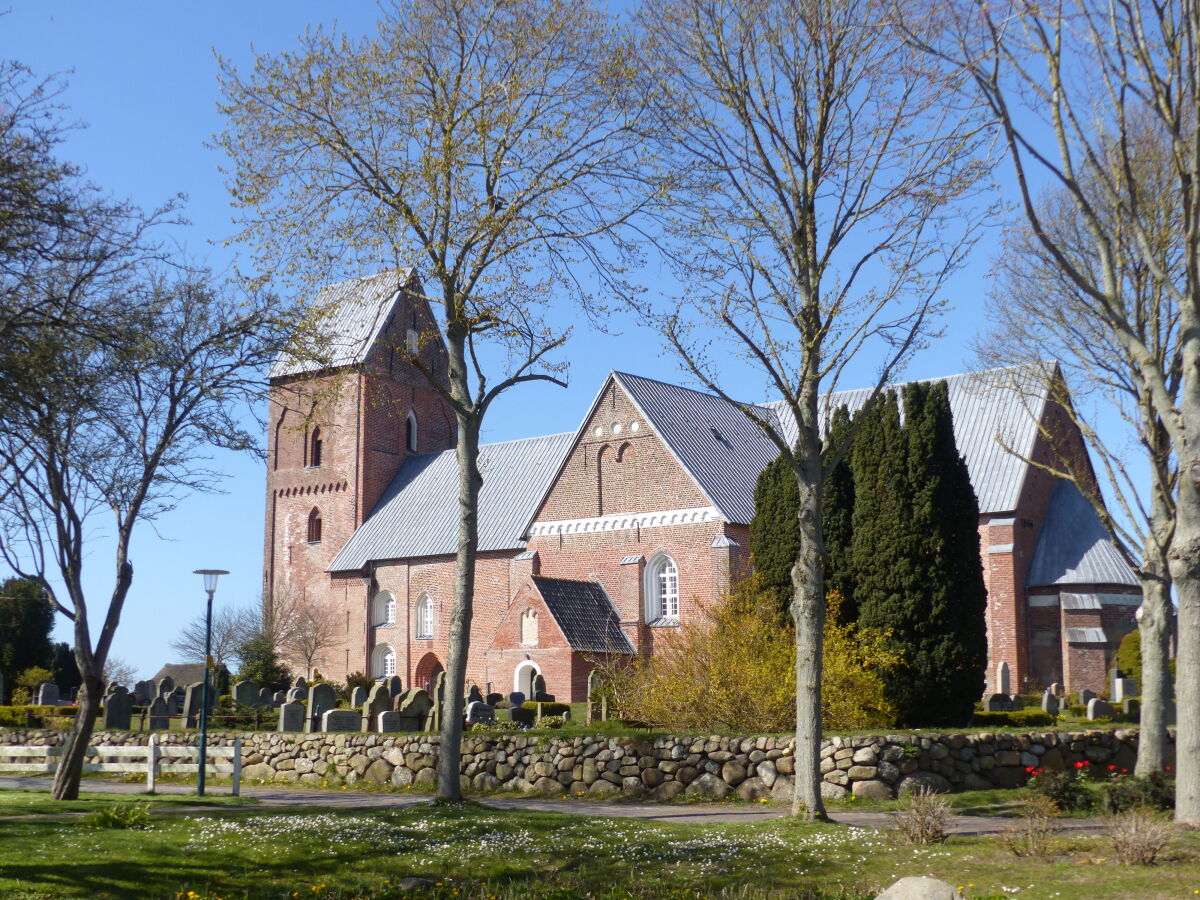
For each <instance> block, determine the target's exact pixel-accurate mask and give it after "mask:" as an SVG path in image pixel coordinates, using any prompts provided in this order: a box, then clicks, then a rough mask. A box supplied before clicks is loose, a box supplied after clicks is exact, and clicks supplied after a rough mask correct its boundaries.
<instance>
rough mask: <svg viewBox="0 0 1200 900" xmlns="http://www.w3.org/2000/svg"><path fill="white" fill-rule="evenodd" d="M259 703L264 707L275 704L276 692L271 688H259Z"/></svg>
mask: <svg viewBox="0 0 1200 900" xmlns="http://www.w3.org/2000/svg"><path fill="white" fill-rule="evenodd" d="M258 705H259V706H261V707H264V708H268V709H269V708H270V707H272V706H274V705H275V692H274V691H272V690H271V689H270V688H268V687H265V688H259V689H258Z"/></svg>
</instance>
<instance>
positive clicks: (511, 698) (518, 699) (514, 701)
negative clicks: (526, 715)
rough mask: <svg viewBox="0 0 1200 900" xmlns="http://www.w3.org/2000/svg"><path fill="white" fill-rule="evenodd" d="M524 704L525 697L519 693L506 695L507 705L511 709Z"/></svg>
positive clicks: (514, 692)
mask: <svg viewBox="0 0 1200 900" xmlns="http://www.w3.org/2000/svg"><path fill="white" fill-rule="evenodd" d="M524 702H525V695H524V694H522V693H521V692H520V691H513V692H512V693H511V694H509V695H508V705H509V706H512V707H517V706H520V705H521V704H522V703H524Z"/></svg>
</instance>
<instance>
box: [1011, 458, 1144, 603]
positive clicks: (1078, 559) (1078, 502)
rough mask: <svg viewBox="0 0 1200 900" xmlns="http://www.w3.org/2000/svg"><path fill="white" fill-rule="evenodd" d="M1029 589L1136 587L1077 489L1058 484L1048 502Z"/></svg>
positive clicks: (1065, 482)
mask: <svg viewBox="0 0 1200 900" xmlns="http://www.w3.org/2000/svg"><path fill="white" fill-rule="evenodd" d="M1026 583H1027V584H1028V585H1029V586H1030V587H1046V586H1049V585H1054V584H1127V585H1130V586H1131V587H1137V586H1138V580H1137V576H1136V575H1134V573H1133V569H1131V568H1130V566H1129V563H1128V561H1126V559H1125V557H1124V556H1123V555H1122V554H1121V551H1120V550H1118V549H1117V547H1116V546H1115V545H1114V544H1113V542H1112V541H1111V540H1110V539H1109V536H1108V532H1107V531H1105V529H1104V525H1103V524H1102V523H1101V522H1100V517H1099V516H1097V515H1096V511H1095V510H1094V509H1092V504H1090V503H1089V502H1088V501H1087V498H1085V497H1084V496H1083V494H1081V493H1080V492H1079V488H1077V487H1076V486H1075V483H1074V482H1072V481H1068V480H1066V479H1059V481H1058V483H1057V484H1056V485H1055V487H1054V493H1053V495H1051V497H1050V507H1049V509H1048V510H1047V511H1046V519H1045V521H1044V522H1043V523H1042V533H1041V536H1040V537H1039V538H1038V545H1037V549H1036V550H1035V551H1034V553H1033V562H1032V563H1030V566H1029V578H1028V580H1027V582H1026Z"/></svg>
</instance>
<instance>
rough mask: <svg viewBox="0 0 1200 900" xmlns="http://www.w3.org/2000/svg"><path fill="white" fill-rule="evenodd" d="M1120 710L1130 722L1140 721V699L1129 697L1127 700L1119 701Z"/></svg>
mask: <svg viewBox="0 0 1200 900" xmlns="http://www.w3.org/2000/svg"><path fill="white" fill-rule="evenodd" d="M1121 712H1123V713H1124V714H1125V715H1127V716H1129V720H1130V721H1131V722H1140V721H1141V720H1142V703H1141V701H1140V700H1138V699H1136V698H1134V697H1130V698H1129V699H1128V700H1122V701H1121Z"/></svg>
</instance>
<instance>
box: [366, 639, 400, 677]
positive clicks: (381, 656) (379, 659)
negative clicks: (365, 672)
mask: <svg viewBox="0 0 1200 900" xmlns="http://www.w3.org/2000/svg"><path fill="white" fill-rule="evenodd" d="M395 674H396V651H395V650H394V649H393V648H392V645H391V644H376V645H375V650H374V652H373V653H372V654H371V677H373V678H391V677H392V676H393V675H395Z"/></svg>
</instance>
